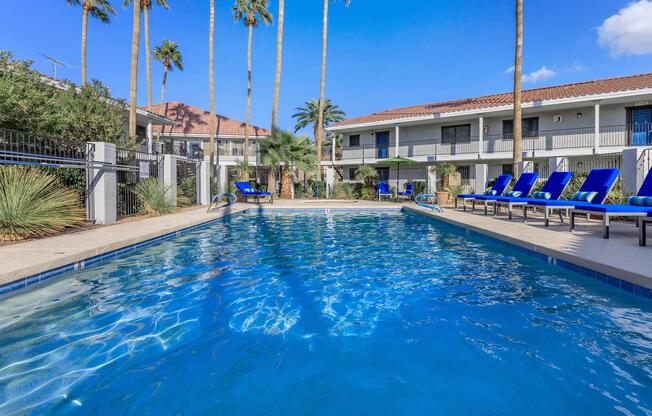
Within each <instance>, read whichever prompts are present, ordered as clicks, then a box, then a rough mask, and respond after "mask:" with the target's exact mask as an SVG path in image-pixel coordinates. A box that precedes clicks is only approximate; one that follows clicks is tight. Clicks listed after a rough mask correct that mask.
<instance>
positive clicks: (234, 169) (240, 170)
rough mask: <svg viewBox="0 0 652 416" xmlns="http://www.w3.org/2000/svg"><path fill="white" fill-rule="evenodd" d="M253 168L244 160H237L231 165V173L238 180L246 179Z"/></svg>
mask: <svg viewBox="0 0 652 416" xmlns="http://www.w3.org/2000/svg"><path fill="white" fill-rule="evenodd" d="M253 170H254V167H253V166H251V165H250V164H249V163H248V162H245V161H244V160H239V161H238V162H236V164H235V165H233V166H231V173H232V174H233V176H235V177H237V178H238V179H240V180H248V178H249V175H250V174H251V172H252V171H253Z"/></svg>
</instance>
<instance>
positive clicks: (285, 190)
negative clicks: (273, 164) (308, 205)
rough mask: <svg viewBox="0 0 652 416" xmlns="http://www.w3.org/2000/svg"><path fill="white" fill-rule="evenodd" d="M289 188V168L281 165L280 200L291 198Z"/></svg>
mask: <svg viewBox="0 0 652 416" xmlns="http://www.w3.org/2000/svg"><path fill="white" fill-rule="evenodd" d="M290 186H291V183H290V167H289V166H288V165H283V172H281V198H288V199H289V198H292V189H291V188H290Z"/></svg>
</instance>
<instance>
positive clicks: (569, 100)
mask: <svg viewBox="0 0 652 416" xmlns="http://www.w3.org/2000/svg"><path fill="white" fill-rule="evenodd" d="M646 94H652V88H639V89H635V90H624V91H614V92H609V93H603V94H591V95H581V96H575V97H566V98H558V99H553V100H538V101H528V102H524V103H522V104H521V107H522V108H534V107H545V106H553V105H559V104H573V103H579V102H584V101H594V102H595V101H602V100H608V99H617V98H627V97H633V96H638V95H646ZM512 108H513V105H511V104H510V105H501V106H495V107H482V108H474V109H472V110H463V111H449V112H443V113H433V114H428V115H426V116H419V117H404V118H395V119H387V120H378V121H372V122H368V123H355V124H347V125H343V126H331V127H327V128H326V131H330V132H338V131H346V130H354V129H360V128H365V127H380V126H394V125H398V124H405V123H412V122H415V121H429V120H437V119H442V118H449V117H459V116H467V115H468V116H471V115H481V114H487V113H496V112H500V111H505V110H511V109H512Z"/></svg>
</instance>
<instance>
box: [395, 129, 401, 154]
mask: <svg viewBox="0 0 652 416" xmlns="http://www.w3.org/2000/svg"><path fill="white" fill-rule="evenodd" d="M399 137H400V128H399V127H398V125H397V126H395V127H394V146H396V148H395V150H394V156H396V157H398V156H399V151H398V146H399V144H400V139H399Z"/></svg>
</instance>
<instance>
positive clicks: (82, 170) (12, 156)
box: [0, 128, 95, 219]
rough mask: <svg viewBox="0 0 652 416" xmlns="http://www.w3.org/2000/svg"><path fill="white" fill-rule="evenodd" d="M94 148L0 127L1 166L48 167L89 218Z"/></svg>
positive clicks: (86, 144) (84, 144) (89, 144)
mask: <svg viewBox="0 0 652 416" xmlns="http://www.w3.org/2000/svg"><path fill="white" fill-rule="evenodd" d="M94 151H95V147H94V145H93V144H91V143H78V142H75V141H72V140H65V139H61V138H55V137H50V136H46V135H40V134H33V133H25V132H21V131H16V130H10V129H1V128H0V165H3V164H4V165H7V164H9V165H22V166H29V167H32V168H36V169H43V170H47V171H48V172H49V173H51V174H52V175H54V176H56V177H57V178H58V179H59V182H60V183H61V185H63V186H64V187H66V188H69V189H71V190H73V191H75V192H76V193H77V195H78V197H79V206H80V207H82V208H84V209H85V211H86V217H87V219H89V218H90V212H89V204H88V201H87V194H88V192H87V189H86V188H87V183H88V182H89V178H88V175H89V174H90V172H89V169H88V168H89V167H91V165H93V163H92V162H91V161H92V159H93V152H94Z"/></svg>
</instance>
